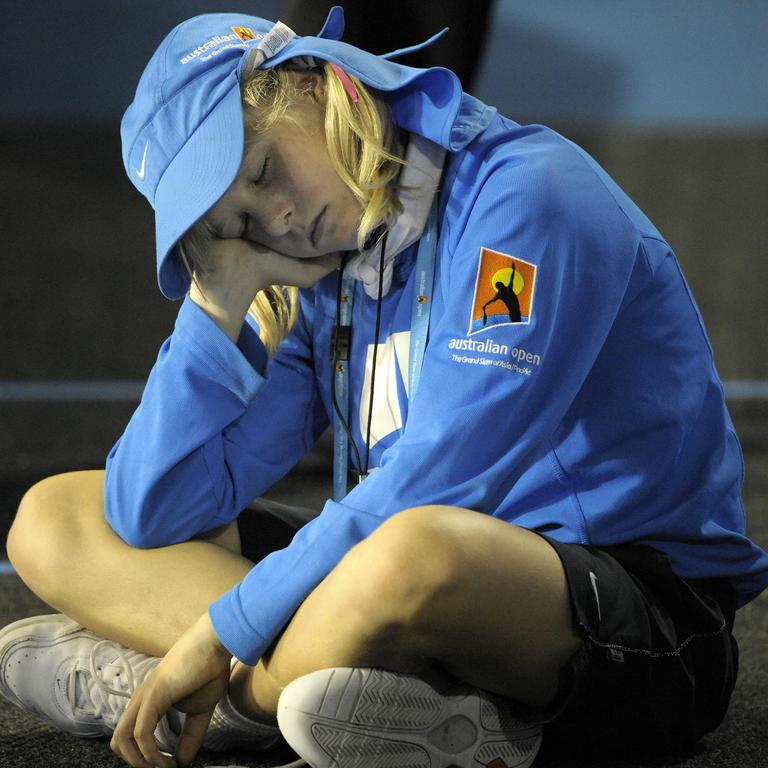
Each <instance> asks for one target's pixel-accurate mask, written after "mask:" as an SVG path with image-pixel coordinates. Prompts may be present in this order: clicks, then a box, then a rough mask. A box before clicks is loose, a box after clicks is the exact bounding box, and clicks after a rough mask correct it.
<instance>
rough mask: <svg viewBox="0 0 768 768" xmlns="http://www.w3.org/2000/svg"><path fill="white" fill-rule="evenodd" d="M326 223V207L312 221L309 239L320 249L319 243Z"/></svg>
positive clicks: (315, 247) (313, 245)
mask: <svg viewBox="0 0 768 768" xmlns="http://www.w3.org/2000/svg"><path fill="white" fill-rule="evenodd" d="M324 225H325V208H323V209H322V210H321V211H320V213H318V214H317V218H316V219H315V220H314V221H313V222H312V227H311V229H310V231H309V240H310V242H311V243H312V247H313V248H314V249H315V250H318V248H317V244H318V242H319V241H320V239H321V238H322V236H323V227H324Z"/></svg>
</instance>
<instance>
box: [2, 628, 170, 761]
mask: <svg viewBox="0 0 768 768" xmlns="http://www.w3.org/2000/svg"><path fill="white" fill-rule="evenodd" d="M159 663H160V659H158V658H155V657H153V656H147V655H146V654H143V653H139V652H138V651H132V650H129V649H128V648H124V647H123V646H122V645H118V644H117V643H114V642H112V641H110V640H104V639H103V638H100V637H99V636H98V635H96V634H94V633H93V632H90V631H88V630H87V629H85V628H84V627H82V626H80V625H79V624H76V623H75V622H74V621H72V620H71V619H68V618H67V617H66V616H62V615H61V614H54V615H51V616H34V617H32V618H30V619H22V620H21V621H17V622H15V623H13V624H10V625H8V626H7V627H5V628H4V629H2V630H0V693H1V694H2V695H3V696H4V697H5V698H6V699H8V701H10V702H12V703H13V704H16V706H18V707H21V709H24V710H26V711H27V712H32V713H34V714H35V715H37V716H38V717H39V718H41V719H42V720H45V721H47V722H49V723H51V724H52V725H54V726H56V727H57V728H59V729H60V730H62V731H66V732H67V733H72V734H75V735H77V736H84V737H87V738H96V737H100V736H110V735H111V734H112V732H113V731H114V730H115V727H116V726H117V722H118V720H119V719H120V716H121V715H122V714H123V712H124V711H125V708H126V706H127V704H128V701H129V699H130V697H131V694H132V693H133V691H134V690H135V689H136V687H137V686H138V685H139V683H141V682H142V680H144V678H145V677H146V676H147V675H148V674H149V673H150V672H152V670H154V669H155V667H156V666H157V665H158V664H159ZM155 738H156V739H157V742H158V745H159V746H160V748H161V749H162V750H164V751H166V752H171V753H172V752H173V749H174V747H175V745H176V735H175V734H174V732H173V730H172V729H171V727H170V725H169V724H168V721H167V719H166V718H163V719H162V720H161V721H160V723H159V725H158V727H157V730H156V731H155Z"/></svg>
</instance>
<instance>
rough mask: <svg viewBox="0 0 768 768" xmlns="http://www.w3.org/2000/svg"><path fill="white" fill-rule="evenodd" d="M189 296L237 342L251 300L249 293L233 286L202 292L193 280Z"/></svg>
mask: <svg viewBox="0 0 768 768" xmlns="http://www.w3.org/2000/svg"><path fill="white" fill-rule="evenodd" d="M189 298H190V299H191V300H192V301H194V302H195V304H197V306H198V307H200V309H202V310H203V312H205V313H206V314H207V315H208V317H210V318H211V320H213V322H214V323H216V325H218V326H219V328H221V330H222V331H224V333H226V334H227V336H228V337H229V338H230V339H231V341H233V342H234V343H237V340H238V339H239V338H240V332H241V331H242V329H243V322H244V321H245V316H246V314H247V313H248V307H250V305H251V302H252V301H253V296H252V295H250V293H246V294H244V293H243V292H242V290H237V289H235V288H232V289H225V290H223V291H213V290H206V291H205V292H203V291H202V290H201V289H200V287H199V286H198V284H197V283H196V282H194V281H193V282H192V285H191V286H190V289H189Z"/></svg>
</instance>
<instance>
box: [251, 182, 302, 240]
mask: <svg viewBox="0 0 768 768" xmlns="http://www.w3.org/2000/svg"><path fill="white" fill-rule="evenodd" d="M254 208H256V209H257V210H254V211H253V212H252V215H253V216H255V217H256V220H257V221H258V222H259V223H260V225H261V227H262V229H263V230H264V232H265V233H266V234H267V235H269V236H270V237H282V236H283V235H287V234H288V232H290V230H291V225H292V223H293V214H294V204H293V200H292V199H291V197H290V196H289V195H287V194H285V193H284V192H281V191H277V190H275V191H270V192H269V193H268V194H266V195H264V196H263V197H261V199H260V200H259V204H258V205H257V206H254Z"/></svg>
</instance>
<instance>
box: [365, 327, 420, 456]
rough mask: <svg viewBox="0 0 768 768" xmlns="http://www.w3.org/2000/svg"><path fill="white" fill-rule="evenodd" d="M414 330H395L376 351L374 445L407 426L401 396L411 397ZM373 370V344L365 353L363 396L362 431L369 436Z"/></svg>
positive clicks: (372, 431) (373, 419) (372, 435)
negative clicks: (410, 378)
mask: <svg viewBox="0 0 768 768" xmlns="http://www.w3.org/2000/svg"><path fill="white" fill-rule="evenodd" d="M410 347H411V332H410V331H401V332H399V333H393V334H392V335H391V336H390V337H389V338H388V339H387V340H386V341H385V342H384V343H383V344H379V348H378V350H377V351H376V386H375V387H374V391H373V418H372V419H371V447H373V446H374V445H376V443H378V442H379V441H380V440H383V439H384V438H385V437H386V436H387V435H390V434H392V432H396V431H398V430H400V429H402V428H403V412H402V409H401V407H400V400H401V398H402V397H403V395H402V394H401V392H403V393H404V397H405V399H407V398H408V391H409V388H408V354H409V351H410ZM372 373H373V344H369V345H368V351H367V352H366V355H365V379H364V380H363V392H362V395H361V397H360V434H361V435H362V436H363V440H365V435H366V433H367V431H368V405H369V402H370V398H371V374H372Z"/></svg>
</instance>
